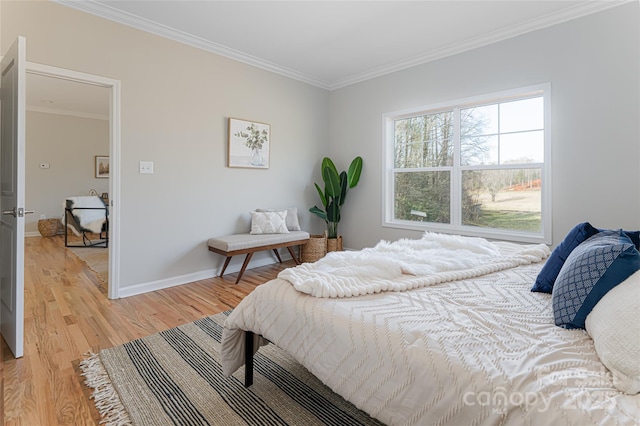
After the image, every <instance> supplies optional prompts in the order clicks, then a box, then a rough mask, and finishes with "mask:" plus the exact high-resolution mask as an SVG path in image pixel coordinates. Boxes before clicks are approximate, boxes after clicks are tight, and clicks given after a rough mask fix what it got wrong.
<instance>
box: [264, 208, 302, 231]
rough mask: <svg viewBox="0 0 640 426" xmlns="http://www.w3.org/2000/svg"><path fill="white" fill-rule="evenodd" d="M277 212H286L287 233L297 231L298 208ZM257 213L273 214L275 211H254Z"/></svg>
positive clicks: (298, 227)
mask: <svg viewBox="0 0 640 426" xmlns="http://www.w3.org/2000/svg"><path fill="white" fill-rule="evenodd" d="M279 210H287V229H288V230H289V231H299V230H300V223H299V222H298V208H297V207H290V208H288V209H278V211H279ZM256 211H257V212H273V211H277V210H274V209H256Z"/></svg>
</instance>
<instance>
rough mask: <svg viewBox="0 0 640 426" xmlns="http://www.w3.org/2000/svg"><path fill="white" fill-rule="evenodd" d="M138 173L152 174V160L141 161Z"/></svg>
mask: <svg viewBox="0 0 640 426" xmlns="http://www.w3.org/2000/svg"><path fill="white" fill-rule="evenodd" d="M140 174H153V161H141V162H140Z"/></svg>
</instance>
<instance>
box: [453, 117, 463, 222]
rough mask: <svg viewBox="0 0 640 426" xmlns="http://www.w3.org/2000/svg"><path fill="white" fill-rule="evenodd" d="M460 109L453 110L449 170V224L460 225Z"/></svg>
mask: <svg viewBox="0 0 640 426" xmlns="http://www.w3.org/2000/svg"><path fill="white" fill-rule="evenodd" d="M460 129H461V125H460V108H453V168H452V170H451V224H452V225H454V226H460V224H461V223H462V171H461V168H460V140H461V139H460Z"/></svg>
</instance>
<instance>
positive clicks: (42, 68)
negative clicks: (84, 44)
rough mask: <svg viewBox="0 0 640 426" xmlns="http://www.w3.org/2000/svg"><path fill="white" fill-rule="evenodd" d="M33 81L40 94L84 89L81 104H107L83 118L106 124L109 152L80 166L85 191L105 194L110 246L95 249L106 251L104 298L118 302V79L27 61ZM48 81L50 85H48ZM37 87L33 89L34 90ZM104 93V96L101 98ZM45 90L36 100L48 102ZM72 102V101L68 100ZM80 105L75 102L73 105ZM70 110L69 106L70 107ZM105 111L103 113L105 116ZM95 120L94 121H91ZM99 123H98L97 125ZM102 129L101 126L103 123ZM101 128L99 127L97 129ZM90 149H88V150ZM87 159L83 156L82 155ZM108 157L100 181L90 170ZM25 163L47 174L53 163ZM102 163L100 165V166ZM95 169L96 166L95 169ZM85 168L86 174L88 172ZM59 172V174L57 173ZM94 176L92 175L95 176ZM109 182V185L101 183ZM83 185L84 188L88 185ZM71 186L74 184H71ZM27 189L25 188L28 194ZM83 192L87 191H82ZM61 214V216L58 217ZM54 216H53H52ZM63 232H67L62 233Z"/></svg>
mask: <svg viewBox="0 0 640 426" xmlns="http://www.w3.org/2000/svg"><path fill="white" fill-rule="evenodd" d="M30 79H31V80H32V81H34V82H38V84H43V86H38V85H37V84H36V85H34V86H38V87H37V89H38V90H40V91H43V89H42V87H47V86H50V88H53V87H62V88H67V89H69V90H76V89H86V91H85V93H87V96H85V99H84V101H87V100H88V99H86V98H88V97H90V96H93V95H89V94H91V93H93V94H96V93H97V94H98V96H97V97H96V99H97V100H96V101H95V102H97V103H100V102H103V103H104V102H105V101H106V104H107V105H108V106H107V108H106V110H105V109H103V110H100V109H99V108H100V105H97V104H96V105H89V104H87V105H86V108H85V109H86V111H85V117H86V118H91V117H93V118H99V117H101V116H102V119H103V120H106V121H107V123H108V124H106V128H107V132H108V149H106V150H107V151H108V152H96V153H95V154H94V157H95V158H93V157H92V158H90V159H89V160H87V159H86V158H83V159H82V160H79V161H83V162H85V161H91V163H89V165H88V166H87V164H83V167H84V168H85V173H91V175H90V176H93V177H94V180H91V179H89V180H88V181H86V182H91V183H92V184H93V186H92V187H90V188H89V190H88V191H90V190H93V191H95V192H97V193H98V195H99V196H102V195H105V196H106V197H108V198H107V199H108V208H109V245H108V248H107V249H104V248H97V249H95V250H108V259H109V260H108V282H107V283H105V284H106V285H107V296H108V297H109V298H110V299H117V298H118V297H119V284H118V283H119V269H120V268H119V265H120V262H119V253H120V250H119V248H120V238H119V223H120V209H119V205H120V202H119V201H120V191H119V188H120V82H119V81H117V80H113V79H110V78H106V77H102V76H97V75H91V74H86V73H80V72H76V71H72V70H67V69H63V68H57V67H51V66H47V65H42V64H35V63H29V62H27V80H28V81H29V80H30ZM47 82H50V84H47ZM35 88H36V87H34V89H35ZM30 90H31V89H30V88H29V86H28V85H27V97H29V96H30V93H31V92H30ZM104 92H106V95H104ZM46 94H47V93H46V91H44V92H43V93H41V94H40V95H39V97H42V99H43V100H44V101H45V103H47V96H46ZM49 94H50V95H51V97H53V96H55V95H54V94H53V93H52V92H49ZM102 95H104V98H103V99H102V100H101V99H100V97H101V96H102ZM70 102H72V103H73V100H70ZM78 102H80V101H79V100H78V99H76V103H78ZM51 107H52V105H49V108H47V107H46V106H44V107H43V106H40V108H42V112H44V111H46V110H52V109H51ZM69 108H70V107H69ZM28 109H29V110H30V111H34V110H36V111H37V109H38V108H37V107H36V108H34V107H33V106H31V107H29V108H28ZM105 112H106V113H105ZM58 113H59V114H65V113H66V114H67V115H73V112H72V111H70V110H69V109H65V108H64V106H59V108H58ZM91 121H92V120H85V122H91ZM93 121H96V120H93ZM98 124H99V123H98ZM103 126H104V123H103ZM98 127H100V126H98ZM87 149H91V148H87ZM27 152H29V145H28V144H27ZM84 157H86V155H85V156H84ZM105 157H108V168H109V170H108V179H101V178H102V177H103V176H104V171H99V170H97V169H96V170H95V171H94V170H93V168H94V164H93V162H94V161H95V162H96V164H98V160H100V161H104V158H105ZM27 159H28V161H37V162H38V163H37V167H39V168H40V169H42V170H38V172H45V173H46V172H47V171H49V170H50V168H51V167H52V166H53V164H51V163H49V162H47V161H46V160H40V159H33V160H32V159H30V158H27ZM101 164H102V163H101ZM96 167H97V166H96ZM86 169H88V170H89V171H88V172H87V171H86ZM58 172H59V171H58ZM94 173H95V174H94ZM105 180H106V181H108V184H107V183H106V182H104V181H105ZM86 182H85V185H86V184H87V183H86ZM70 186H73V185H70ZM29 191H30V189H29V188H27V192H29ZM69 191H70V192H78V190H74V189H70V190H69ZM85 192H86V191H85ZM71 195H89V193H86V194H80V193H78V194H67V196H71ZM57 204H58V205H59V209H60V210H62V199H61V200H59V201H57ZM42 215H45V216H46V213H42V214H40V215H39V216H38V217H36V219H38V218H39V217H41V216H42ZM61 216H62V214H60V217H61ZM52 217H56V216H52ZM64 231H65V232H66V230H64Z"/></svg>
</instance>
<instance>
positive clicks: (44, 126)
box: [25, 89, 109, 234]
mask: <svg viewBox="0 0 640 426" xmlns="http://www.w3.org/2000/svg"><path fill="white" fill-rule="evenodd" d="M105 91H106V89H105ZM105 96H106V93H105ZM26 145H27V146H26V164H25V181H26V182H25V183H26V191H25V192H26V194H25V199H26V201H25V205H26V206H28V208H29V209H30V210H34V214H32V215H27V216H26V221H25V232H27V233H29V232H36V234H37V229H38V227H37V225H38V219H40V216H41V215H45V216H46V217H47V218H60V217H62V214H63V208H62V204H63V199H64V198H66V197H70V196H76V195H89V191H90V190H91V189H95V190H96V191H97V192H98V194H102V193H103V192H108V191H109V179H97V178H95V170H94V169H95V167H94V159H95V157H94V156H95V155H109V122H108V121H105V120H96V119H89V118H81V117H73V116H69V115H59V114H48V113H43V112H35V111H27V120H26ZM41 163H47V164H49V166H50V168H48V169H41V168H40V164H41Z"/></svg>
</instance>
